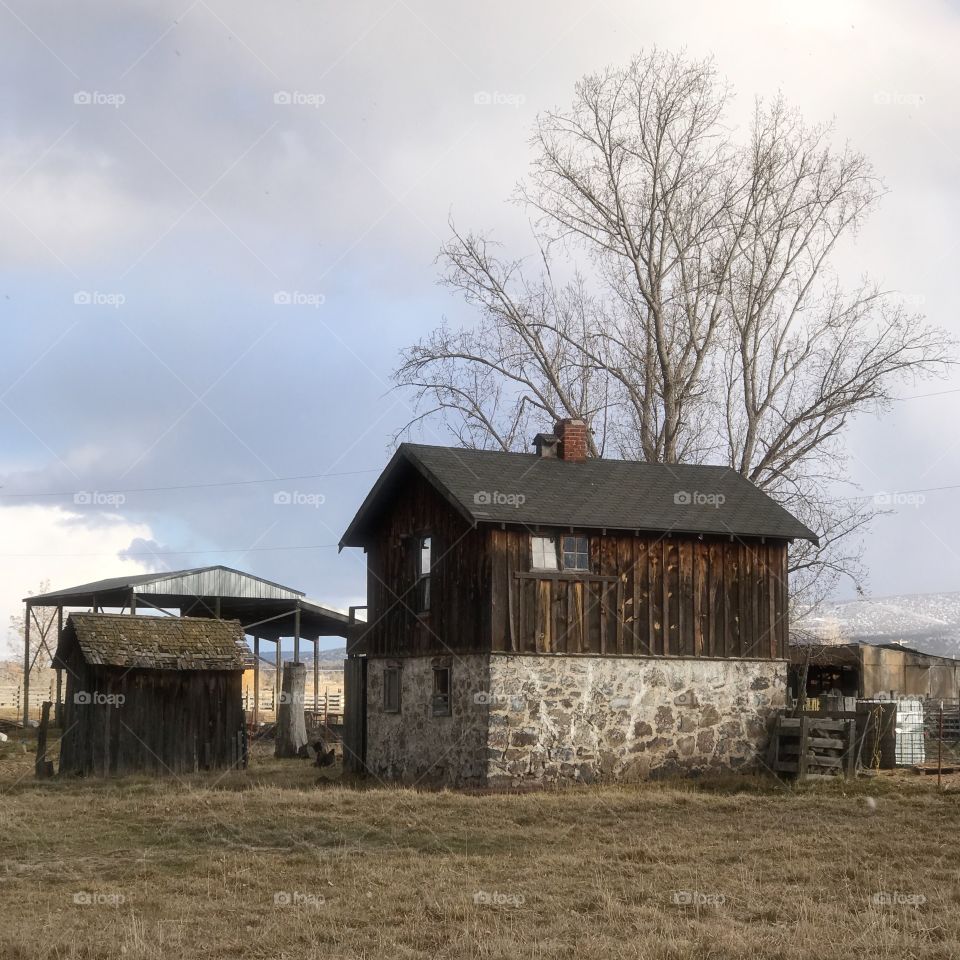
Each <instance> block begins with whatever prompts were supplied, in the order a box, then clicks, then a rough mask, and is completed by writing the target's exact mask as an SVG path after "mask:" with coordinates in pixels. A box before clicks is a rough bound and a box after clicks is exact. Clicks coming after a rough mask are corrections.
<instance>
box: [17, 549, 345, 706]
mask: <svg viewBox="0 0 960 960" xmlns="http://www.w3.org/2000/svg"><path fill="white" fill-rule="evenodd" d="M24 604H25V605H26V616H25V624H26V626H25V630H24V645H23V666H24V671H23V673H24V678H23V684H24V690H23V722H24V724H26V723H27V722H28V721H29V717H30V714H29V710H30V707H29V704H30V696H29V692H30V687H29V685H30V671H31V670H32V669H33V667H34V665H35V663H36V660H37V658H38V657H39V655H40V651H41V650H45V651H46V653H47V655H48V656H49V657H50V659H51V660H53V657H54V651H55V649H56V646H57V645H58V644H59V642H60V639H61V636H62V633H63V622H64V611H67V610H70V609H75V610H76V609H79V610H89V611H91V612H93V613H97V612H102V611H106V610H115V611H120V612H123V613H128V614H136V613H137V612H138V611H139V612H144V611H145V610H151V611H157V612H158V613H160V614H164V615H166V616H171V617H172V616H178V615H179V616H182V617H208V618H211V617H212V618H216V619H226V620H238V621H239V622H240V624H241V626H242V627H243V632H244V633H245V634H246V635H247V636H251V637H253V650H254V703H255V705H256V706H255V707H254V719H255V720H256V719H257V717H256V713H257V709H258V705H259V701H260V670H259V664H260V662H261V660H262V659H264V658H263V657H262V655H261V651H260V643H261V641H266V642H267V643H274V644H276V665H277V680H276V683H277V690H276V693H277V695H278V696H279V683H280V675H281V673H282V669H281V668H282V664H281V652H280V651H281V643H282V641H283V640H284V639H292V640H293V649H294V659H295V660H296V659H299V655H300V641H301V640H306V641H307V642H312V643H313V652H314V658H313V669H314V698H315V699H316V696H317V693H316V691H317V687H318V682H317V681H318V679H319V678H318V670H319V668H318V666H317V663H318V660H319V652H320V638H321V637H344V638H346V636H347V627H348V623H349V618H348V617H347V615H346V614H343V613H340V612H339V611H337V610H331V609H329V608H328V607H324V606H322V605H321V604H319V603H316V602H315V601H313V600H309V599H308V598H307V597H306V595H305V594H304V593H303V591H301V590H296V589H294V588H293V587H287V586H284V585H282V584H279V583H274V582H273V581H270V580H264V579H263V578H262V577H256V576H254V575H253V574H250V573H244V572H243V571H241V570H234V569H233V568H231V567H225V566H221V565H217V566H210V567H196V568H193V569H190V570H174V571H163V572H158V573H144V574H134V575H132V576H125V577H113V578H111V579H108V580H98V581H96V582H94V583H85V584H81V585H79V586H75V587H67V588H65V589H63V590H54V591H51V592H49V593H44V594H39V595H37V596H32V597H26V598H25V599H24ZM40 608H55V609H56V611H57V617H56V622H57V636H56V638H50V637H49V636H48V634H49V632H50V625H51V622H52V621H51V618H49V617H48V619H47V620H46V621H41V618H39V617H38V616H37V610H38V609H40ZM173 611H177V612H176V613H174V612H173ZM31 621H32V626H33V629H34V630H37V631H39V632H40V639H41V642H40V644H39V646H38V647H37V650H36V651H35V652H34V653H33V655H32V656H31V651H30V637H31ZM51 641H52V642H51ZM264 662H266V661H265V660H264ZM61 671H62V668H60V669H58V671H57V703H58V711H57V716H59V713H60V710H59V706H60V704H61V691H62V677H61ZM317 706H318V704H317V703H314V709H316V708H317Z"/></svg>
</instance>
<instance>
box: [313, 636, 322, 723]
mask: <svg viewBox="0 0 960 960" xmlns="http://www.w3.org/2000/svg"><path fill="white" fill-rule="evenodd" d="M319 709H320V638H319V637H314V638H313V712H314V713H316V712H317V710H319Z"/></svg>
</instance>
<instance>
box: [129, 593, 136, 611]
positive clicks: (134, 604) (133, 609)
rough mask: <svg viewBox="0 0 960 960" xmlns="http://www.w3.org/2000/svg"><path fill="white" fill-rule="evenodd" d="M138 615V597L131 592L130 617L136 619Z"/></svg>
mask: <svg viewBox="0 0 960 960" xmlns="http://www.w3.org/2000/svg"><path fill="white" fill-rule="evenodd" d="M136 615H137V595H136V594H135V593H134V592H133V591H132V590H131V591H130V616H131V617H135V616H136Z"/></svg>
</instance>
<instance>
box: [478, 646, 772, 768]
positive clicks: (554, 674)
mask: <svg viewBox="0 0 960 960" xmlns="http://www.w3.org/2000/svg"><path fill="white" fill-rule="evenodd" d="M489 684H490V687H489V699H490V705H489V736H488V746H487V782H488V783H490V784H498V783H500V784H502V783H518V782H524V781H533V782H537V781H551V780H562V779H570V780H580V781H584V782H593V781H598V780H602V781H613V780H637V779H642V778H646V777H657V776H668V775H671V774H677V773H682V774H697V773H705V772H708V771H719V770H730V769H734V770H735V769H742V768H745V767H748V766H750V765H752V764H753V763H755V761H756V760H757V757H758V754H759V752H760V751H762V750H764V749H765V747H766V744H767V740H768V736H769V730H770V726H771V721H772V716H773V713H774V711H775V710H776V709H777V708H779V707H783V706H784V705H785V702H786V690H787V664H786V662H785V661H776V660H775V661H770V660H703V659H679V658H677V659H673V658H669V659H667V658H661V659H636V658H627V657H602V658H601V657H564V656H539V657H537V656H533V657H532V656H503V655H493V656H491V657H490V667H489Z"/></svg>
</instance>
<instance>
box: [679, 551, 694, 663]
mask: <svg viewBox="0 0 960 960" xmlns="http://www.w3.org/2000/svg"><path fill="white" fill-rule="evenodd" d="M693 634H694V598H693V543H692V541H690V540H687V539H683V540H681V541H680V542H679V543H678V544H677V652H678V653H680V654H681V655H683V656H686V657H689V656H692V655H693V652H694V640H693Z"/></svg>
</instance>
